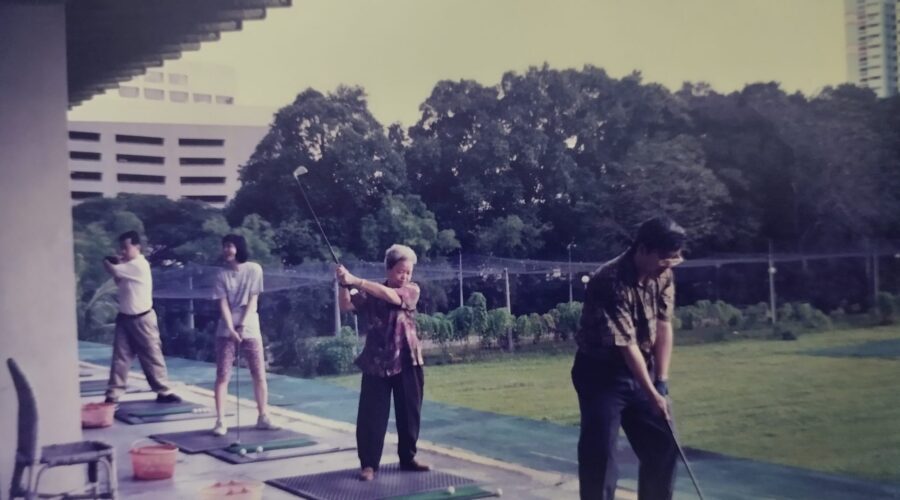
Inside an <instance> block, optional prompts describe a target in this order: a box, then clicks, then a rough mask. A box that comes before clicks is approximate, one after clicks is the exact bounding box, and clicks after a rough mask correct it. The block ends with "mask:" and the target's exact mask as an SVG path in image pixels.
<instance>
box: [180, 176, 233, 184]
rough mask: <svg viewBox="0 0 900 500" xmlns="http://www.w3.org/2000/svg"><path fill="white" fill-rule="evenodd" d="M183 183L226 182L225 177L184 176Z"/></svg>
mask: <svg viewBox="0 0 900 500" xmlns="http://www.w3.org/2000/svg"><path fill="white" fill-rule="evenodd" d="M181 183H182V184H225V178H224V177H182V178H181Z"/></svg>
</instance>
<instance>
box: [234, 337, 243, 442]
mask: <svg viewBox="0 0 900 500" xmlns="http://www.w3.org/2000/svg"><path fill="white" fill-rule="evenodd" d="M242 341H243V340H242ZM234 350H235V360H236V361H237V367H236V368H235V370H236V371H237V389H235V392H236V393H237V394H236V397H237V441H235V442H234V443H233V444H236V445H240V444H241V342H238V343H237V346H235V349H234Z"/></svg>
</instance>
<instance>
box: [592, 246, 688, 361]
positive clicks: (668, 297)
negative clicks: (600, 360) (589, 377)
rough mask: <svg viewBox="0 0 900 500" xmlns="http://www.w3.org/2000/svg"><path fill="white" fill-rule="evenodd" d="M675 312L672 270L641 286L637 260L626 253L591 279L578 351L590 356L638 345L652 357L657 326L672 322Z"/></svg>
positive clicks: (598, 270)
mask: <svg viewBox="0 0 900 500" xmlns="http://www.w3.org/2000/svg"><path fill="white" fill-rule="evenodd" d="M674 310H675V277H674V275H673V273H672V270H671V269H667V270H666V271H665V272H663V273H662V274H661V275H660V276H659V277H657V278H653V279H648V280H646V281H645V282H644V283H639V282H638V278H637V269H636V268H635V265H634V260H633V257H632V256H631V255H630V254H628V253H627V252H626V253H625V254H622V255H620V256H618V257H616V258H615V259H613V260H611V261H609V262H607V263H606V264H603V265H602V266H600V267H599V268H598V269H597V270H596V271H594V273H593V274H592V275H591V279H590V281H589V282H588V286H587V291H586V294H585V301H584V308H583V309H582V313H581V324H580V327H579V329H578V332H577V333H576V334H575V340H576V342H577V343H578V349H579V350H580V351H583V352H584V353H586V354H588V355H590V354H599V353H600V351H601V350H602V349H603V348H607V347H611V346H622V347H624V346H628V345H632V344H637V345H638V347H640V349H641V351H643V352H644V353H645V355H649V354H650V353H652V351H653V345H654V343H655V342H656V322H657V321H670V320H671V318H672V315H673V313H674Z"/></svg>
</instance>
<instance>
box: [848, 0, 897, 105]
mask: <svg viewBox="0 0 900 500" xmlns="http://www.w3.org/2000/svg"><path fill="white" fill-rule="evenodd" d="M898 2H900V0H844V29H845V33H846V38H847V42H846V45H847V74H848V80H849V81H851V82H853V83H856V84H858V85H861V86H864V87H868V88H870V89H872V90H873V91H875V93H876V94H877V95H878V96H879V97H888V96H892V95H895V94H897V67H898V61H897V57H898V53H897V32H898V25H897V3H898Z"/></svg>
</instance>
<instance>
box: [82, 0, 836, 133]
mask: <svg viewBox="0 0 900 500" xmlns="http://www.w3.org/2000/svg"><path fill="white" fill-rule="evenodd" d="M844 52H845V50H844V27H843V2H841V1H840V0H552V1H551V0H546V1H540V0H454V1H449V0H294V6H293V7H291V8H288V9H270V10H269V13H268V18H267V19H265V20H263V21H252V22H247V23H245V24H244V28H243V29H242V30H241V31H239V32H234V33H227V34H224V35H223V37H222V40H220V41H218V42H215V43H207V44H204V45H203V47H202V48H201V50H200V51H199V52H189V53H186V54H185V55H184V57H183V60H184V61H189V62H194V61H196V62H208V63H216V64H226V65H230V66H231V67H233V68H234V69H235V71H236V73H237V79H238V92H237V95H236V98H237V102H238V103H241V104H245V105H260V106H267V107H270V106H271V107H274V106H281V105H284V104H287V103H288V102H290V101H291V99H292V98H293V97H294V96H295V95H296V94H297V93H298V92H299V91H301V90H303V89H305V88H307V87H314V88H317V89H320V90H324V91H328V90H332V89H334V88H335V87H336V86H337V85H338V84H341V83H343V84H357V85H361V86H363V87H365V89H366V91H367V92H368V94H369V103H370V108H371V110H372V112H373V113H374V114H375V116H376V117H377V118H378V119H379V120H380V121H382V123H384V124H388V123H391V122H394V121H401V122H403V123H404V124H405V125H411V124H413V123H414V122H415V120H416V119H417V117H418V106H419V104H420V103H421V102H422V101H423V100H424V99H425V98H426V97H427V96H428V94H429V93H430V91H431V89H432V87H433V86H434V84H435V83H436V82H437V81H438V80H441V79H453V80H458V79H461V78H467V79H475V80H477V81H479V82H481V83H484V84H489V85H490V84H494V83H497V82H498V81H499V79H500V77H501V75H502V74H503V73H504V72H505V71H508V70H515V71H522V70H524V69H526V68H527V67H528V66H531V65H540V64H542V63H543V62H545V61H546V62H548V63H550V65H551V66H552V67H554V68H571V67H574V68H580V67H582V66H583V65H585V64H593V65H595V66H599V67H602V68H604V69H606V70H607V72H609V73H610V74H611V75H612V76H614V77H621V76H623V75H626V74H628V73H629V72H631V71H632V70H639V71H641V72H642V73H643V74H644V77H645V79H646V80H647V81H653V82H659V83H662V84H664V85H666V86H668V87H669V88H672V89H677V88H678V87H680V85H681V83H682V82H683V81H686V80H690V81H707V82H710V83H711V84H712V85H713V87H714V88H715V89H717V90H719V91H723V92H728V91H732V90H736V89H739V88H741V87H743V86H744V85H745V84H746V83H749V82H757V81H771V80H776V81H780V82H782V84H783V87H784V88H785V89H786V90H789V91H794V90H800V91H802V92H804V93H807V94H809V93H816V92H818V91H819V90H821V89H822V87H824V86H826V85H834V84H838V83H841V82H843V81H845V79H846V70H845V60H844ZM98 100H102V98H101V99H98ZM91 106H92V103H91V102H89V103H87V104H86V105H85V106H84V107H83V109H82V110H80V111H81V113H79V114H83V113H84V112H87V114H88V115H89V114H90V113H89V112H90V109H91Z"/></svg>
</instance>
